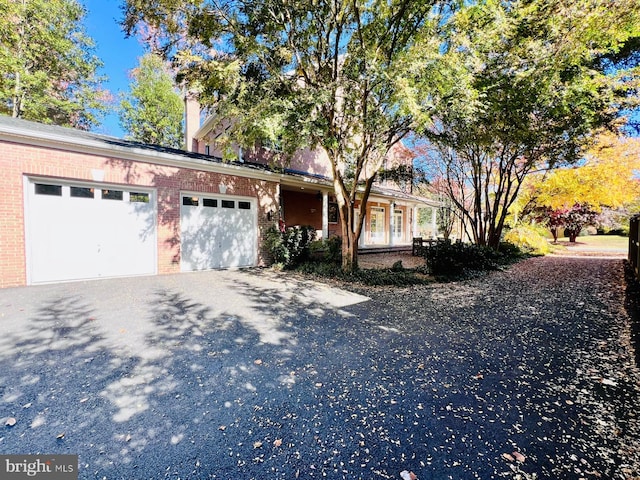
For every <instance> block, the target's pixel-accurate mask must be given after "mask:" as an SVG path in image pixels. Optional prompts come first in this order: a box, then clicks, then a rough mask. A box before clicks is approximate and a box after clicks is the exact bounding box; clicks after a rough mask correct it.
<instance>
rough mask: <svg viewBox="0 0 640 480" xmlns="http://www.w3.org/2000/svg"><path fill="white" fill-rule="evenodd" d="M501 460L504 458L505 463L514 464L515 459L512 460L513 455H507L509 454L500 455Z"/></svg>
mask: <svg viewBox="0 0 640 480" xmlns="http://www.w3.org/2000/svg"><path fill="white" fill-rule="evenodd" d="M502 458H504V459H505V460H506V461H507V462H515V461H516V459H515V458H513V455H511V454H509V453H503V454H502Z"/></svg>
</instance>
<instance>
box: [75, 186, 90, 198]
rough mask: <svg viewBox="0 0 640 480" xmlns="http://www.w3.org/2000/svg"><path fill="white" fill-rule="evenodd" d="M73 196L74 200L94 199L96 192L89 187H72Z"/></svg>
mask: <svg viewBox="0 0 640 480" xmlns="http://www.w3.org/2000/svg"><path fill="white" fill-rule="evenodd" d="M71 196H72V197H74V198H94V196H95V191H94V189H93V188H88V187H71Z"/></svg>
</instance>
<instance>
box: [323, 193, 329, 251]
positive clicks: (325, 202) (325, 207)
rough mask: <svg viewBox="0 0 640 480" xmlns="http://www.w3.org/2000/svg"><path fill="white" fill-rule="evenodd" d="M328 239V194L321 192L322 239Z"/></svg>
mask: <svg viewBox="0 0 640 480" xmlns="http://www.w3.org/2000/svg"><path fill="white" fill-rule="evenodd" d="M327 238H329V194H328V193H327V192H322V239H323V240H326V239H327Z"/></svg>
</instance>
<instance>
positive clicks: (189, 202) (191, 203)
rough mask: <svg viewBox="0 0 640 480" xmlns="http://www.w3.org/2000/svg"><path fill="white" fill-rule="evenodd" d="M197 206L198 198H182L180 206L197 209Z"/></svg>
mask: <svg viewBox="0 0 640 480" xmlns="http://www.w3.org/2000/svg"><path fill="white" fill-rule="evenodd" d="M198 204H199V202H198V197H182V205H185V206H188V207H197V206H198Z"/></svg>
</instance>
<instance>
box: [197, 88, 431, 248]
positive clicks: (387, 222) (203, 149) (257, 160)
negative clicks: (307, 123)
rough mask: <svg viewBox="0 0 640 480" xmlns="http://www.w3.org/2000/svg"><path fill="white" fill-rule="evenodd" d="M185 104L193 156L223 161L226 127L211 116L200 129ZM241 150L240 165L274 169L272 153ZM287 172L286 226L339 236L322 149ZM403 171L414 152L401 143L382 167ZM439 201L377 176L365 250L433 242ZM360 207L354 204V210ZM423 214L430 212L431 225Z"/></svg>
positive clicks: (283, 195)
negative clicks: (220, 144)
mask: <svg viewBox="0 0 640 480" xmlns="http://www.w3.org/2000/svg"><path fill="white" fill-rule="evenodd" d="M185 105H186V128H185V133H186V139H185V140H186V145H187V146H188V148H189V149H190V151H192V152H197V153H200V154H202V155H209V156H214V157H221V156H222V152H221V151H220V150H219V149H218V148H217V146H216V137H217V136H218V135H219V134H220V132H221V130H222V129H223V128H224V127H225V125H224V121H220V120H219V119H216V117H214V116H209V117H208V118H206V119H205V120H204V122H202V125H201V124H200V118H201V114H200V107H199V105H198V102H197V100H195V98H193V97H188V98H187V99H186V101H185ZM236 148H237V149H238V155H237V156H238V157H239V159H240V160H239V161H240V162H242V163H250V164H258V165H260V164H261V165H265V166H267V165H272V160H273V159H272V157H271V156H270V155H269V150H270V149H268V148H266V149H265V148H254V149H251V150H247V149H244V150H243V149H240V148H239V147H238V146H236ZM276 166H278V168H279V170H280V171H282V172H285V173H286V174H287V175H286V176H284V177H283V178H282V180H281V182H280V198H279V200H280V210H279V212H278V215H279V217H280V218H281V219H282V220H283V222H284V224H285V225H287V226H295V225H311V226H313V227H315V229H316V231H317V237H318V238H327V237H329V236H332V235H340V233H341V232H340V224H339V218H338V211H337V203H336V201H335V198H334V196H333V186H332V180H331V178H332V173H331V163H330V160H329V158H328V157H327V155H326V153H325V152H323V151H321V150H309V149H305V150H303V151H301V152H299V153H298V154H296V155H295V156H294V157H293V158H292V159H290V160H289V161H288V162H287V163H286V164H279V165H278V164H276ZM399 166H403V167H405V171H406V172H410V171H412V168H413V153H412V152H411V151H410V150H409V149H408V148H406V147H405V146H404V145H402V144H397V145H395V146H394V147H393V148H392V149H391V151H390V153H389V154H388V156H387V158H386V159H385V163H384V165H383V169H384V170H393V169H394V168H396V167H399ZM438 206H440V202H437V201H435V200H432V199H430V198H424V197H421V196H419V195H416V194H414V193H413V185H412V182H411V181H405V182H398V181H397V180H390V179H386V180H385V179H381V178H380V177H378V179H377V180H376V183H375V184H374V188H373V190H372V192H371V195H370V197H369V199H368V201H367V206H366V216H365V221H364V228H363V234H362V235H361V237H360V244H359V248H360V250H361V251H368V250H374V249H375V250H380V249H397V248H399V247H408V246H410V245H411V241H412V238H413V237H415V236H426V237H435V236H436V235H437V228H436V222H435V220H436V219H435V210H436V208H437V207H438ZM358 207H359V204H358V203H356V208H358ZM419 210H426V211H427V212H426V213H429V214H430V215H428V220H427V221H426V222H425V221H424V215H419V213H418V212H419Z"/></svg>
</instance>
